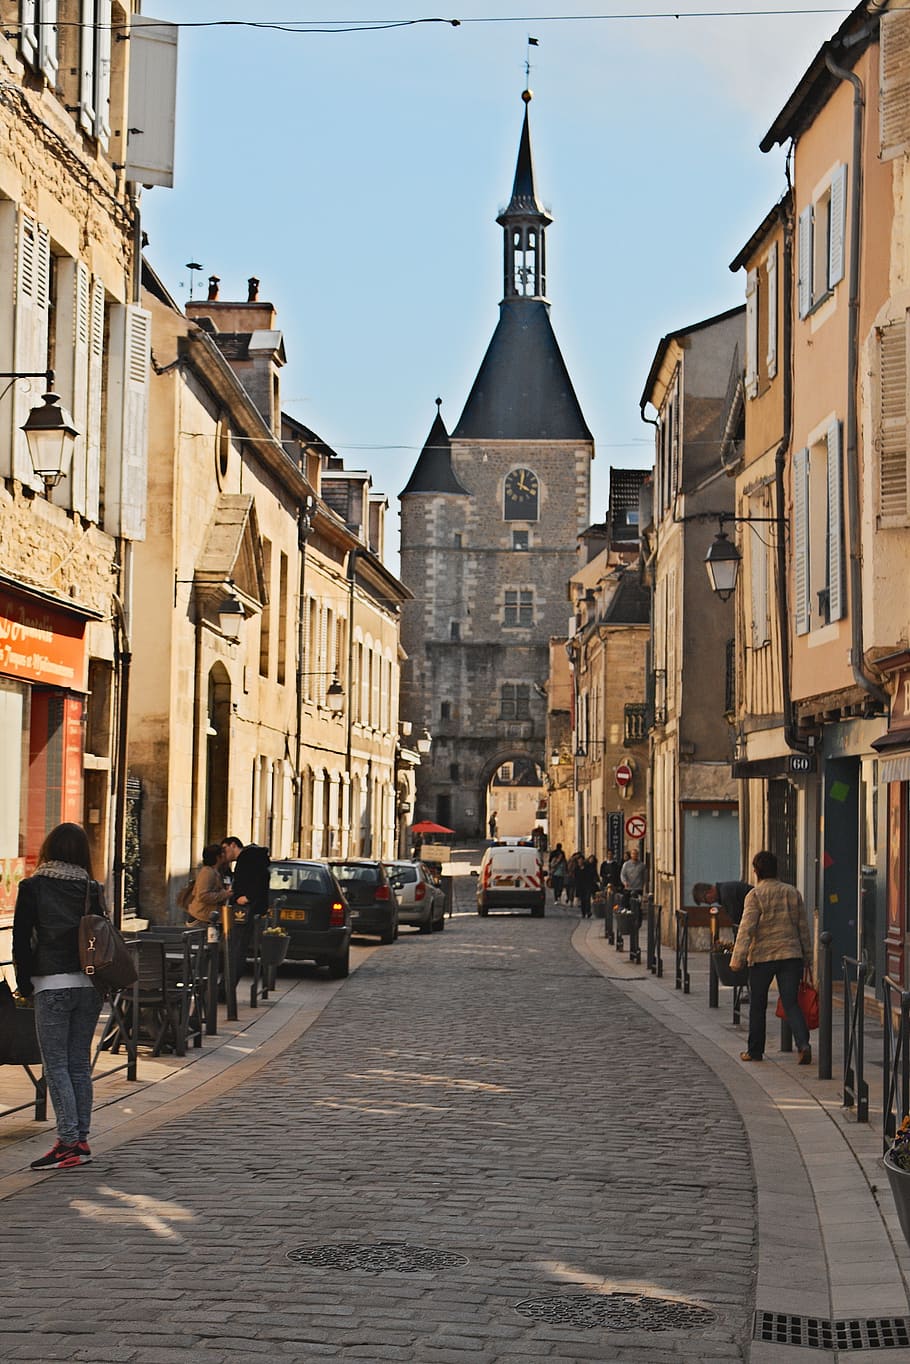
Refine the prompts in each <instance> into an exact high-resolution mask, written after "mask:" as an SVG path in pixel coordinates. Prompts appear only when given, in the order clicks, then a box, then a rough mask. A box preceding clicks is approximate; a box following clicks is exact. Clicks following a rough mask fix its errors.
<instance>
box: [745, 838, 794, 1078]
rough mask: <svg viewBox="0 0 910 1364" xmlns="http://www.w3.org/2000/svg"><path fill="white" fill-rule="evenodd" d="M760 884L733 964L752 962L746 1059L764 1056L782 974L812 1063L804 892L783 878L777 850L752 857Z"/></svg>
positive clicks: (787, 1006) (788, 1006)
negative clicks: (802, 992)
mask: <svg viewBox="0 0 910 1364" xmlns="http://www.w3.org/2000/svg"><path fill="white" fill-rule="evenodd" d="M752 870H753V871H754V872H755V879H756V882H757V884H756V886H755V887H754V889H752V890H750V891H749V894H748V895H747V896H746V902H745V905H744V906H743V917H742V920H741V922H740V925H739V928H738V929H737V931H736V943H735V945H734V948H733V954H732V956H731V957H730V966H731V969H732V970H734V971H735V970H737V969H739V968H741V967H743V966H746V965H748V967H749V1049H748V1051H744V1052H741V1053H740V1056H741V1059H742V1060H743V1061H763V1060H764V1056H765V1023H766V1020H765V1014H766V1011H767V1008H768V991H769V990H770V988H771V982H772V980H773V979H774V977H775V976H776V977H777V988H778V989H779V990H780V997H781V1002H782V1004H783V1006H784V1010H785V1012H786V1015H787V1022H788V1023H789V1024H790V1030H791V1032H792V1033H793V1037H794V1040H795V1042H796V1045H797V1048H798V1050H799V1064H800V1065H801V1066H808V1065H811V1063H812V1048H811V1047H810V1046H809V1029H808V1028H807V1026H806V1020H805V1018H804V1016H803V1011H802V1009H801V1008H800V1007H799V1004H798V1002H797V991H798V989H799V982H800V980H801V979H802V974H803V967H804V965H808V964H809V962H810V961H811V958H812V942H811V939H810V937H809V921H808V919H807V918H806V907H805V905H804V904H803V897H802V896H801V895H800V893H799V891H798V890H797V889H796V887H795V886H789V885H787V883H786V881H779V880H778V879H777V858H776V857H775V856H774V854H773V853H771V852H759V853H756V854H755V856H754V857H753V859H752Z"/></svg>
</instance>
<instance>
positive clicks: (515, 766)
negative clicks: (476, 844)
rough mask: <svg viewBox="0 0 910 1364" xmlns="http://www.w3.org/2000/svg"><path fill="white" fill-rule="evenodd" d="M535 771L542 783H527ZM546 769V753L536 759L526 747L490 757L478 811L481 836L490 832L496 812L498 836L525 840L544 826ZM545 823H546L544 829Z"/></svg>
mask: <svg viewBox="0 0 910 1364" xmlns="http://www.w3.org/2000/svg"><path fill="white" fill-rule="evenodd" d="M532 770H533V771H535V772H536V775H537V776H538V777H539V780H538V781H536V782H533V783H528V782H527V780H526V778H527V776H528V775H529V773H530V772H531V771H532ZM545 775H546V767H545V764H544V755H543V753H541V754H540V756H539V757H538V756H535V755H534V754H533V753H531V752H529V751H528V749H527V748H519V747H510V748H506V747H503V748H501V749H500V750H498V751H497V752H496V753H494V754H493V756H492V757H491V758H488V759H487V761H486V762H485V763H484V766H483V768H482V769H481V772H480V783H479V789H478V792H477V808H478V810H479V811H481V812H482V813H481V819H480V820H479V823H480V825H481V834H482V836H483V837H486V836H487V835H488V834H489V833H490V817H491V815H492V814H493V812H494V811H495V813H496V836H497V837H499V838H503V837H507V836H512V837H525V836H527V835H530V834H531V833H532V832H533V830H534V829H535V828H536V827H537V826H538V825H539V824H540V823H541V819H540V818H539V810H540V805H541V802H542V800H543V797H544V790H545V787H544V780H543V779H544V777H545ZM545 827H546V824H545V822H544V828H545Z"/></svg>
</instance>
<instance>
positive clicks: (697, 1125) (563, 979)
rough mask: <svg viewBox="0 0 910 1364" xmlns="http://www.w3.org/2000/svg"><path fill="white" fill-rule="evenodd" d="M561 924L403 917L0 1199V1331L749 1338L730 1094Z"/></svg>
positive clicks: (715, 1351)
mask: <svg viewBox="0 0 910 1364" xmlns="http://www.w3.org/2000/svg"><path fill="white" fill-rule="evenodd" d="M464 890H465V892H467V893H470V884H469V883H465V885H464ZM466 907H467V906H466ZM575 922H577V921H576V920H575V919H574V916H573V917H572V919H569V918H568V917H567V916H565V917H564V916H563V915H562V914H561V913H560V912H559V911H556V912H552V913H550V914H549V915H548V917H547V918H546V919H545V920H543V921H539V920H532V919H530V918H527V917H524V916H522V917H519V916H514V917H513V916H505V915H494V916H491V917H490V918H489V919H485V920H484V919H480V918H477V917H476V916H473V915H470V914H459V915H456V917H455V918H454V919H450V920H449V921H448V923H447V931H446V932H445V934H444V935H439V936H435V937H433V938H424V937H418V936H416V935H411V934H406V933H403V934H402V936H401V938H400V940H399V941H398V943H397V944H395V945H394V946H393V947H391V948H386V949H382V950H378V951H376V952H374V953H373V954H372V956H371V957H370V958H369V960H368V961H366V962H365V963H364V965H363V966H362V967H361V968H360V969H359V970H358V971H357V972H356V973H355V974H354V975H353V976H352V978H351V979H350V981H348V982H347V983H346V984H345V986H344V988H343V989H342V990H341V991H340V992H339V993H338V994H337V996H336V997H335V998H334V999H333V1000H332V1001H331V1003H330V1004H329V1005H328V1007H327V1008H326V1010H325V1011H324V1013H323V1014H322V1015H321V1017H320V1018H319V1019H318V1021H317V1022H316V1023H315V1024H314V1026H313V1027H311V1028H310V1029H309V1031H307V1032H306V1033H305V1034H304V1035H303V1037H302V1038H300V1039H299V1040H298V1041H296V1042H295V1043H293V1044H292V1045H291V1046H290V1047H289V1048H288V1049H287V1050H285V1051H284V1052H283V1053H282V1054H281V1055H280V1056H278V1057H277V1058H276V1059H275V1060H274V1061H273V1062H272V1063H271V1064H270V1065H269V1066H268V1067H267V1068H266V1069H264V1070H263V1071H261V1073H260V1074H259V1075H258V1077H256V1078H254V1079H253V1080H251V1081H249V1082H247V1083H245V1084H243V1085H241V1086H240V1087H238V1088H236V1089H234V1090H233V1091H232V1092H230V1093H228V1094H226V1095H224V1096H223V1097H221V1098H219V1099H216V1100H215V1101H214V1102H210V1103H207V1104H205V1105H203V1106H201V1107H198V1108H196V1109H195V1111H193V1112H191V1113H189V1114H188V1115H186V1116H184V1117H181V1118H179V1119H178V1120H175V1121H171V1122H169V1123H167V1124H166V1125H163V1126H160V1127H158V1128H157V1129H156V1130H154V1131H152V1132H150V1133H149V1134H148V1135H146V1136H144V1137H141V1138H139V1139H134V1140H130V1141H127V1142H125V1143H124V1144H122V1145H119V1146H118V1147H117V1148H116V1149H115V1150H113V1151H111V1152H109V1153H107V1154H103V1155H101V1156H100V1157H99V1158H98V1159H97V1160H96V1161H95V1163H94V1164H93V1165H91V1166H89V1167H88V1168H86V1169H81V1170H77V1171H71V1172H69V1173H68V1174H65V1173H60V1174H56V1175H54V1176H52V1177H50V1178H46V1179H43V1180H41V1181H40V1182H36V1183H35V1184H34V1185H32V1186H31V1187H30V1188H28V1189H26V1190H25V1191H22V1192H20V1193H18V1194H16V1195H14V1196H13V1197H11V1198H9V1199H7V1200H6V1201H5V1203H4V1217H3V1224H2V1230H0V1236H2V1256H3V1262H4V1265H5V1266H6V1267H7V1272H6V1274H5V1276H4V1277H5V1288H4V1290H3V1305H2V1314H0V1316H2V1325H0V1330H2V1337H0V1355H2V1357H3V1358H5V1359H41V1360H50V1359H66V1360H91V1361H102V1360H111V1361H114V1360H117V1361H135V1364H165V1361H171V1360H174V1361H176V1360H183V1359H185V1358H187V1357H188V1356H189V1355H190V1353H191V1352H193V1353H194V1354H198V1353H200V1352H202V1353H203V1357H204V1358H206V1359H212V1360H213V1361H215V1360H224V1361H232V1364H234V1362H235V1361H241V1360H245V1359H253V1358H261V1357H263V1356H265V1355H277V1356H281V1357H289V1358H292V1359H297V1360H308V1359H314V1358H319V1357H324V1356H326V1357H338V1358H342V1357H343V1358H344V1359H364V1360H383V1359H401V1360H421V1361H427V1364H429V1362H430V1361H440V1364H441V1362H442V1361H451V1360H464V1361H467V1360H476V1361H491V1362H492V1361H506V1360H508V1361H512V1360H516V1359H517V1360H521V1361H525V1362H526V1364H530V1362H531V1361H534V1360H537V1359H548V1360H553V1359H559V1360H583V1359H596V1360H609V1359H613V1358H617V1357H620V1356H622V1357H623V1358H627V1359H634V1360H641V1361H646V1360H666V1361H671V1360H672V1361H679V1360H687V1361H688V1360H692V1361H695V1360H700V1359H712V1360H714V1359H716V1360H738V1359H743V1358H746V1357H747V1355H746V1345H745V1341H746V1338H747V1335H748V1332H749V1323H750V1314H751V1310H752V1307H753V1292H754V1267H755V1249H754V1244H755V1234H754V1194H753V1187H752V1176H751V1167H750V1159H749V1153H748V1147H747V1142H746V1137H745V1133H744V1130H743V1127H742V1124H741V1121H740V1119H739V1117H738V1115H737V1113H736V1110H735V1109H734V1108H733V1106H732V1104H731V1102H730V1099H729V1097H728V1095H727V1093H726V1091H725V1090H724V1088H723V1087H722V1086H721V1084H720V1082H719V1081H718V1080H717V1079H716V1078H715V1077H714V1075H713V1074H712V1073H711V1072H710V1071H709V1070H708V1069H707V1068H706V1067H705V1066H704V1065H703V1064H702V1062H701V1061H700V1060H699V1059H698V1058H697V1057H696V1056H695V1055H694V1053H693V1052H691V1051H690V1050H689V1049H688V1048H687V1047H686V1046H685V1045H684V1044H682V1043H681V1042H678V1041H677V1040H675V1039H674V1037H673V1036H672V1035H671V1034H670V1033H668V1032H667V1031H665V1030H664V1029H662V1028H661V1026H660V1025H659V1024H658V1023H656V1022H655V1021H653V1020H652V1019H651V1018H650V1017H649V1016H648V1015H647V1014H645V1013H643V1012H639V1011H638V1009H636V1008H635V1007H634V1006H633V1005H630V1004H629V1003H628V1002H627V1001H626V999H625V998H624V997H623V996H622V995H621V994H620V993H619V992H618V991H617V990H616V988H615V987H614V986H613V985H611V983H610V982H609V981H608V980H604V979H603V977H602V976H599V975H597V974H596V973H595V972H594V970H593V969H591V967H589V966H588V965H587V964H586V963H585V962H584V961H583V960H582V959H581V958H580V957H579V956H578V955H577V954H576V953H575V951H574V950H573V949H572V947H571V944H570V934H571V929H572V928H573V927H574V924H575ZM384 1241H395V1242H404V1243H406V1244H407V1246H408V1247H418V1248H422V1249H423V1250H425V1251H431V1252H433V1253H434V1254H433V1256H431V1257H430V1259H429V1261H426V1262H424V1263H423V1264H421V1263H420V1262H419V1260H418V1262H417V1264H416V1267H414V1266H412V1267H410V1268H409V1265H408V1262H407V1259H408V1255H410V1254H411V1253H412V1252H406V1251H401V1250H399V1251H398V1252H396V1254H395V1256H394V1260H395V1266H396V1267H392V1268H390V1267H388V1250H387V1251H386V1252H385V1255H384V1256H383V1255H382V1254H381V1253H378V1252H377V1251H376V1249H375V1248H376V1247H377V1245H378V1243H380V1242H384ZM344 1245H347V1246H356V1247H359V1248H361V1249H360V1250H359V1252H354V1251H350V1250H349V1251H347V1252H345V1255H344V1256H341V1255H339V1250H340V1248H341V1247H342V1246H344ZM299 1248H304V1249H305V1250H311V1249H312V1248H321V1253H320V1254H318V1255H316V1256H310V1257H309V1258H310V1259H313V1258H315V1259H317V1260H319V1261H321V1262H322V1263H318V1264H312V1263H306V1258H307V1257H306V1256H305V1257H304V1262H303V1263H301V1262H295V1261H292V1260H289V1259H288V1252H290V1251H294V1250H296V1249H299ZM377 1254H379V1257H378V1258H377ZM326 1261H328V1263H326ZM333 1261H334V1263H333ZM402 1270H403V1271H404V1272H402ZM595 1294H596V1295H597V1296H596V1297H594V1296H593V1295H595ZM611 1295H614V1296H611ZM616 1295H625V1296H616ZM638 1295H643V1298H644V1301H639V1298H638ZM554 1297H555V1298H557V1299H558V1301H556V1302H553V1301H549V1302H539V1301H538V1302H535V1301H534V1300H539V1299H553V1298H554ZM696 1308H701V1309H707V1312H705V1311H695V1310H692V1309H696ZM687 1309H688V1310H687Z"/></svg>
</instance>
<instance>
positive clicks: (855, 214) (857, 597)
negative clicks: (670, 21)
mask: <svg viewBox="0 0 910 1364" xmlns="http://www.w3.org/2000/svg"><path fill="white" fill-rule="evenodd" d="M825 65H826V66H827V68H828V70H829V71H830V72H831V75H832V76H835V77H836V78H837V79H838V80H841V81H849V82H850V84H851V85H852V86H853V183H852V188H851V195H850V297H849V303H848V318H849V325H848V337H847V449H846V460H847V496H848V501H849V514H850V626H851V649H850V666H851V668H852V670H853V680H854V681H855V682H856V684H857V686H859V687H862V689H863V691H865V692H866V693H867V694H868V695H869V696H871V697H872V699H873V700H874V701H876V702H877V704H878V705H880V706H881V707H883V709H885V710H886V711H887V708H888V697H887V695H886V694H885V692H884V691H883V690H882V688H881V687H879V686H876V684H875V683H874V682H873V681H872V680H871V678H869V677H867V676H866V674H865V672H864V671H863V595H862V545H861V536H860V520H859V518H860V505H859V432H858V419H857V410H856V406H857V405H856V393H857V384H858V380H859V289H860V235H861V231H862V189H863V174H862V170H863V159H862V158H863V113H864V109H865V97H864V91H863V83H862V81H861V80H860V78H859V76H857V75H856V73H855V72H854V71H848V70H846V68H844V67H842V66H838V65H837V63H836V62H835V60H834V58H833V56H832V55H831V52H830V51H828V52H826V53H825Z"/></svg>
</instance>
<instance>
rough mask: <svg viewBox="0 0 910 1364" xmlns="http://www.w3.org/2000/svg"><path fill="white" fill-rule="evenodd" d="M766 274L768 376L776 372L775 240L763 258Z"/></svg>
mask: <svg viewBox="0 0 910 1364" xmlns="http://www.w3.org/2000/svg"><path fill="white" fill-rule="evenodd" d="M765 271H766V273H767V276H768V354H767V357H766V361H767V365H768V378H769V379H773V378H774V376H775V375H776V374H777V242H775V243H774V245H773V246H772V247H771V250H770V251H769V252H768V255H767V258H766V260H765Z"/></svg>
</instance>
